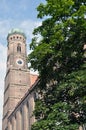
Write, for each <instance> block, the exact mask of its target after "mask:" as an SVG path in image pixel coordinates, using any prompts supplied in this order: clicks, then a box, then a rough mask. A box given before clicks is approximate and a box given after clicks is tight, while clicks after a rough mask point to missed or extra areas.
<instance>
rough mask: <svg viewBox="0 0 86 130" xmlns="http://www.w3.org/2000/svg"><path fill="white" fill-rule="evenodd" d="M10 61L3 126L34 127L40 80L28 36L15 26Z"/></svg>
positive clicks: (14, 129)
mask: <svg viewBox="0 0 86 130" xmlns="http://www.w3.org/2000/svg"><path fill="white" fill-rule="evenodd" d="M84 50H86V46H84ZM6 65H7V67H6V76H5V83H4V104H3V119H2V130H31V125H32V124H33V123H34V122H35V121H36V120H35V117H34V116H33V111H34V106H35V98H36V93H35V88H36V86H37V84H38V83H39V80H38V75H35V74H31V73H30V71H29V69H28V63H27V51H26V36H25V34H24V33H23V32H22V31H21V30H19V29H12V30H11V31H10V33H9V34H8V36H7V63H6ZM85 129H86V127H85V126H83V128H82V127H81V126H80V127H79V130H85Z"/></svg>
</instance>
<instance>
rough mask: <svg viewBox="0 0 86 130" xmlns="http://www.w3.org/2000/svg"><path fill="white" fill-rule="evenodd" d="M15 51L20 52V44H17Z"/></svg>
mask: <svg viewBox="0 0 86 130" xmlns="http://www.w3.org/2000/svg"><path fill="white" fill-rule="evenodd" d="M17 52H21V44H18V46H17Z"/></svg>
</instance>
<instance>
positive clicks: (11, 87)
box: [2, 29, 30, 130]
mask: <svg viewBox="0 0 86 130" xmlns="http://www.w3.org/2000/svg"><path fill="white" fill-rule="evenodd" d="M7 42H8V45H7V70H6V76H5V87H4V105H3V121H2V130H7V118H8V116H9V115H10V113H11V112H12V111H13V110H14V108H15V106H16V105H17V104H18V102H19V101H20V100H21V98H22V97H23V96H24V94H25V92H26V91H27V90H28V89H29V87H30V73H29V70H28V67H27V60H26V56H27V54H26V36H25V34H24V33H23V32H22V31H20V30H19V29H13V30H11V32H10V33H9V34H8V36H7Z"/></svg>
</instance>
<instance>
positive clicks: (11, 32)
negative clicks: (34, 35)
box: [7, 28, 26, 39]
mask: <svg viewBox="0 0 86 130" xmlns="http://www.w3.org/2000/svg"><path fill="white" fill-rule="evenodd" d="M12 34H21V35H23V36H24V37H25V39H26V36H25V33H24V32H23V31H22V30H21V29H18V28H15V29H12V30H10V31H9V33H8V36H7V38H8V37H9V36H10V35H12Z"/></svg>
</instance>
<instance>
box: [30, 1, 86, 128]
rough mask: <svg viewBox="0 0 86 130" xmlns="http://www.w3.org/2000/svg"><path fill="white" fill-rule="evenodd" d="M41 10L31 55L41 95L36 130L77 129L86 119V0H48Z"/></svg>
mask: <svg viewBox="0 0 86 130" xmlns="http://www.w3.org/2000/svg"><path fill="white" fill-rule="evenodd" d="M37 11H38V18H40V19H43V21H42V25H41V26H39V27H37V28H36V29H34V32H33V34H34V38H33V39H32V43H31V44H30V48H31V49H32V50H33V51H32V53H31V54H30V55H29V58H28V59H29V62H30V63H31V67H32V68H33V69H34V70H38V72H39V79H40V81H39V84H38V86H37V92H38V93H39V95H40V97H41V98H38V99H36V105H35V110H34V114H35V117H36V119H37V121H36V122H35V123H34V124H33V126H32V130H77V129H78V127H79V126H80V125H82V124H84V123H86V60H85V52H86V51H85V48H84V49H83V47H84V45H85V43H86V19H85V17H86V0H46V3H45V4H43V3H41V4H40V5H39V6H38V7H37ZM39 35H40V40H39V39H38V36H39Z"/></svg>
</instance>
